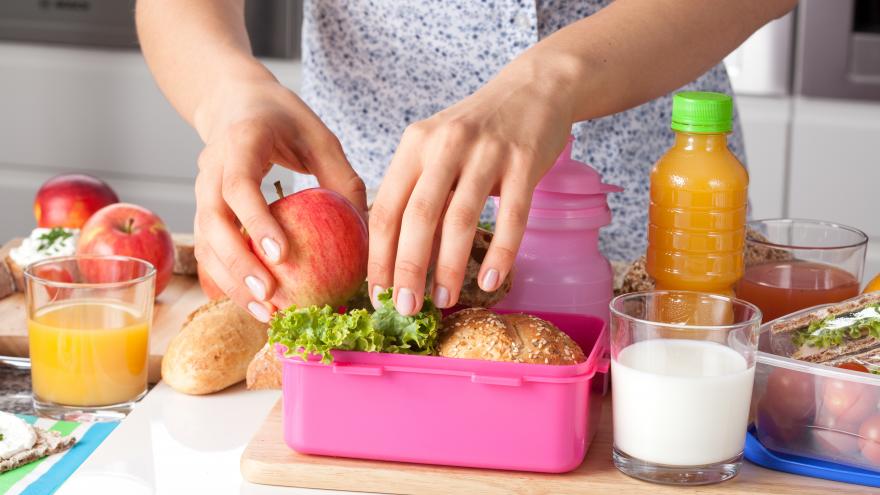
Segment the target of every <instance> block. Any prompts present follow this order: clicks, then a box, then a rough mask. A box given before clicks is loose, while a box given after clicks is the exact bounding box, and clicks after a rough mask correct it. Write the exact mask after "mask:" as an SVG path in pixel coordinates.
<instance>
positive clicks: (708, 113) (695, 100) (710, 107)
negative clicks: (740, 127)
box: [671, 91, 733, 134]
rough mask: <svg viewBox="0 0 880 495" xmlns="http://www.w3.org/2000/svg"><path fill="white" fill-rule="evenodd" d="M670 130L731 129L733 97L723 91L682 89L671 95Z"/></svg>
mask: <svg viewBox="0 0 880 495" xmlns="http://www.w3.org/2000/svg"><path fill="white" fill-rule="evenodd" d="M671 127H672V130H673V131H683V132H695V133H706V134H714V133H722V132H730V131H731V130H732V129H733V99H732V98H731V97H730V96H728V95H726V94H724V93H709V92H703V91H684V92H682V93H677V94H676V95H675V96H673V97H672V125H671Z"/></svg>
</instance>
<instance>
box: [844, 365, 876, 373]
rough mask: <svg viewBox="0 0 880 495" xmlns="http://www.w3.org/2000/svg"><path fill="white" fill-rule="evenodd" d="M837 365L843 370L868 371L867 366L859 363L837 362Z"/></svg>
mask: <svg viewBox="0 0 880 495" xmlns="http://www.w3.org/2000/svg"><path fill="white" fill-rule="evenodd" d="M837 367H838V368H840V369H843V370H850V371H861V372H862V373H868V372H869V371H868V368H866V367H864V366H862V365H861V364H859V363H842V364H838V365H837Z"/></svg>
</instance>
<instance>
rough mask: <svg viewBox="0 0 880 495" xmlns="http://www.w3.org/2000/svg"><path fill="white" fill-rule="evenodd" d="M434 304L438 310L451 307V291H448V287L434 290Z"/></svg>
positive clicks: (439, 286)
mask: <svg viewBox="0 0 880 495" xmlns="http://www.w3.org/2000/svg"><path fill="white" fill-rule="evenodd" d="M434 304H436V305H437V307H438V308H445V307H447V306H449V291H448V290H446V287H443V286H442V285H438V286H437V287H435V288H434Z"/></svg>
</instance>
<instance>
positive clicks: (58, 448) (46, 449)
mask: <svg viewBox="0 0 880 495" xmlns="http://www.w3.org/2000/svg"><path fill="white" fill-rule="evenodd" d="M31 428H33V430H34V433H36V435H37V441H36V442H35V443H34V446H33V447H31V448H29V449H27V450H25V451H22V452H19V453H17V454H15V455H13V456H12V457H9V458H7V459H3V458H0V473H5V472H6V471H11V470H13V469H15V468H17V467H20V466H24V465H25V464H29V463H31V462H34V461H36V460H39V459H42V458H43V457H46V456H50V455H52V454H57V453H59V452H64V451H65V450H67V449H69V448H70V447H72V446H73V444H75V443H76V437H73V436H71V435H68V436H61V434H60V433H58V432H57V431H46V430H44V429H42V428H38V427H33V426H31Z"/></svg>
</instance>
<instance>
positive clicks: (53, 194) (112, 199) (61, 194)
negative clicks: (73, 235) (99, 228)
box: [34, 174, 119, 229]
mask: <svg viewBox="0 0 880 495" xmlns="http://www.w3.org/2000/svg"><path fill="white" fill-rule="evenodd" d="M118 202H119V198H118V197H117V196H116V193H115V192H113V189H110V186H108V185H107V183H105V182H104V181H102V180H100V179H96V178H94V177H92V176H89V175H83V174H64V175H58V176H55V177H53V178H51V179H49V180H47V181H46V182H44V183H43V185H42V186H41V187H40V190H39V191H37V197H36V198H34V217H36V219H37V226H38V227H46V228H52V227H66V228H69V229H79V228H82V226H83V224H85V223H86V220H88V219H89V217H91V216H92V215H93V214H94V213H95V212H96V211H98V210H100V209H101V208H103V207H105V206H107V205H109V204H113V203H118Z"/></svg>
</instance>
